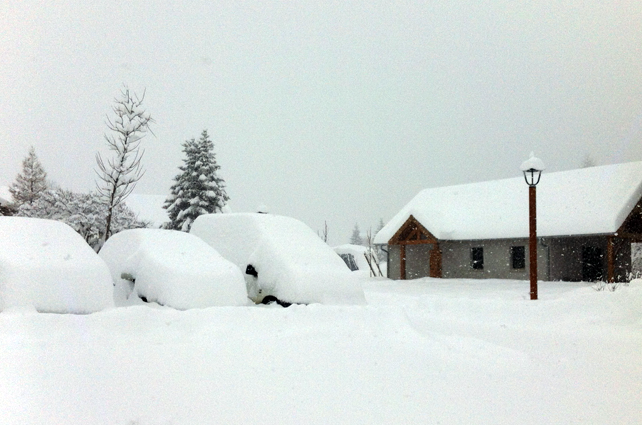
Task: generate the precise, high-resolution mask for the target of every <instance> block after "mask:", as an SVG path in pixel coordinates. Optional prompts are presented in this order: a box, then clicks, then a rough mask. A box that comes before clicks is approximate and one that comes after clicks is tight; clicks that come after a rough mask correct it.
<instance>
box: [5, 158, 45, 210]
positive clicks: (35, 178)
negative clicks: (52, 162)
mask: <svg viewBox="0 0 642 425" xmlns="http://www.w3.org/2000/svg"><path fill="white" fill-rule="evenodd" d="M46 190H47V173H46V172H45V170H44V168H42V164H41V163H40V160H39V159H38V157H37V156H36V150H35V149H34V148H33V146H31V147H30V148H29V154H28V155H27V157H26V158H25V159H24V160H23V161H22V173H19V174H18V176H16V181H15V182H13V183H12V184H11V187H10V188H9V192H11V196H12V197H13V203H14V205H15V206H16V207H19V206H21V205H22V204H25V203H27V204H33V203H34V201H35V200H36V199H38V197H39V196H40V195H41V194H42V193H43V192H44V191H46Z"/></svg>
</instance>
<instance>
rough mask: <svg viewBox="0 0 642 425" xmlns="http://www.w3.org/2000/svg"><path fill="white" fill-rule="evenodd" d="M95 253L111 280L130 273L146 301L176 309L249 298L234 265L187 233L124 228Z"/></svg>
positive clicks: (244, 302) (245, 301)
mask: <svg viewBox="0 0 642 425" xmlns="http://www.w3.org/2000/svg"><path fill="white" fill-rule="evenodd" d="M100 256H101V257H102V258H103V259H104V260H105V262H106V263H107V265H108V266H109V269H110V270H111V275H112V278H113V279H114V282H120V281H121V276H122V275H123V274H129V275H130V276H131V277H132V278H134V279H135V285H134V288H133V290H134V291H135V292H136V293H137V294H138V296H140V297H144V298H145V299H146V300H147V301H154V302H157V303H159V304H162V305H166V306H169V307H173V308H176V309H179V310H187V309H190V308H204V307H211V306H222V305H225V306H237V305H247V304H248V302H249V301H248V299H247V293H246V291H245V285H244V280H243V274H242V273H241V271H240V270H239V269H238V267H236V266H235V265H234V264H232V263H231V262H229V261H227V260H225V259H224V258H223V257H221V256H220V255H219V253H218V252H216V250H214V249H213V248H212V247H211V246H209V245H208V244H206V243H205V242H203V241H202V240H201V239H199V238H197V237H195V236H193V235H190V234H188V233H183V232H178V231H174V230H161V229H133V230H124V231H122V232H120V233H117V234H115V235H114V236H112V237H111V238H109V239H108V240H107V242H105V245H104V246H103V247H102V249H101V250H100Z"/></svg>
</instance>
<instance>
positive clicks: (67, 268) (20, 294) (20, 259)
mask: <svg viewBox="0 0 642 425" xmlns="http://www.w3.org/2000/svg"><path fill="white" fill-rule="evenodd" d="M0 240H1V241H2V243H1V244H0V310H5V309H7V308H11V307H25V306H26V307H29V306H30V307H33V308H35V309H36V310H38V311H41V312H55V313H91V312H95V311H99V310H102V309H104V308H107V307H112V306H113V299H112V290H113V287H112V282H111V279H110V276H109V269H108V268H107V266H106V265H105V263H104V261H102V260H101V259H100V258H99V257H98V255H96V253H95V252H94V251H93V250H92V249H91V248H90V247H89V245H87V243H86V242H85V240H84V239H83V238H82V237H81V236H80V235H79V234H78V233H76V232H75V231H74V230H73V229H72V228H71V227H69V226H68V225H66V224H64V223H61V222H58V221H53V220H43V219H37V218H25V217H0Z"/></svg>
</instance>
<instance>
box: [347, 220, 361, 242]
mask: <svg viewBox="0 0 642 425" xmlns="http://www.w3.org/2000/svg"><path fill="white" fill-rule="evenodd" d="M350 243H351V244H352V245H363V239H362V238H361V231H360V230H359V223H355V224H354V229H352V236H350Z"/></svg>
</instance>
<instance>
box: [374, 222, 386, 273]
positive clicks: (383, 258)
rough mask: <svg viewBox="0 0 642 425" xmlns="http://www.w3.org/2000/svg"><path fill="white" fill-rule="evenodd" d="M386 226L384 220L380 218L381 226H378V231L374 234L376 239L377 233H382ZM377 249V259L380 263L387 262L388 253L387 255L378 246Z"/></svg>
mask: <svg viewBox="0 0 642 425" xmlns="http://www.w3.org/2000/svg"><path fill="white" fill-rule="evenodd" d="M384 226H385V224H384V223H383V218H380V219H379V224H378V225H377V231H376V233H375V234H374V235H375V237H376V236H377V233H379V232H380V231H381V229H383V227H384ZM375 249H376V251H377V258H378V259H379V262H385V261H386V253H385V251H384V250H383V249H381V246H380V245H377V246H376V247H375Z"/></svg>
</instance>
